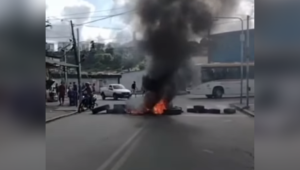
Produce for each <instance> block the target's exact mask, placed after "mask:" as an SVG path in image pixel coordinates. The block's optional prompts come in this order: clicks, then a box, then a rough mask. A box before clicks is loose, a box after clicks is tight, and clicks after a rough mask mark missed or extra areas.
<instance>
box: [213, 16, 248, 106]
mask: <svg viewBox="0 0 300 170" xmlns="http://www.w3.org/2000/svg"><path fill="white" fill-rule="evenodd" d="M215 18H216V19H236V20H239V21H241V30H242V31H241V36H240V41H241V92H240V93H241V94H240V104H242V103H243V78H244V76H243V74H244V71H243V64H244V41H245V30H244V20H243V19H242V18H240V17H215Z"/></svg>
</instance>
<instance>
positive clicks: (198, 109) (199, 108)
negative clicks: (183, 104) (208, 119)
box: [194, 105, 206, 113]
mask: <svg viewBox="0 0 300 170" xmlns="http://www.w3.org/2000/svg"><path fill="white" fill-rule="evenodd" d="M194 110H195V111H196V112H197V113H206V109H205V107H204V106H202V105H195V106H194Z"/></svg>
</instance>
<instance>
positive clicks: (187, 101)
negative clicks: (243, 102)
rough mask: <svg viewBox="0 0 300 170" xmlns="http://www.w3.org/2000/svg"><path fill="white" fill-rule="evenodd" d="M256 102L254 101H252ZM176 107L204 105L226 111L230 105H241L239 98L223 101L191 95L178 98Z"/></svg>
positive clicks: (175, 102)
mask: <svg viewBox="0 0 300 170" xmlns="http://www.w3.org/2000/svg"><path fill="white" fill-rule="evenodd" d="M250 101H251V102H252V101H253V102H254V99H251V100H250ZM172 103H173V105H174V106H179V107H182V108H183V109H186V108H187V107H192V106H194V105H203V106H205V107H206V108H218V109H224V108H228V107H230V104H233V103H239V98H223V99H206V98H193V97H191V96H190V95H182V96H176V97H175V98H174V100H173V102H172Z"/></svg>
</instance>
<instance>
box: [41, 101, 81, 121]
mask: <svg viewBox="0 0 300 170" xmlns="http://www.w3.org/2000/svg"><path fill="white" fill-rule="evenodd" d="M76 112H77V107H76V106H67V105H65V106H59V103H58V102H52V103H46V116H45V117H46V122H48V121H50V120H52V119H58V118H62V117H66V116H70V115H72V114H75V113H76Z"/></svg>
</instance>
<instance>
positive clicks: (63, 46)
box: [57, 42, 71, 51]
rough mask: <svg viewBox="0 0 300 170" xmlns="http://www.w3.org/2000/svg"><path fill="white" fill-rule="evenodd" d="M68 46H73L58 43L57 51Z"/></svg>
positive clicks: (67, 43)
mask: <svg viewBox="0 0 300 170" xmlns="http://www.w3.org/2000/svg"><path fill="white" fill-rule="evenodd" d="M67 46H71V42H58V43H57V50H58V51H60V50H62V49H63V48H65V47H67Z"/></svg>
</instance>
